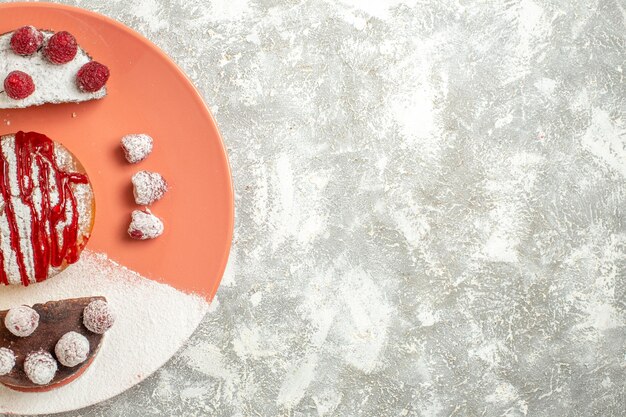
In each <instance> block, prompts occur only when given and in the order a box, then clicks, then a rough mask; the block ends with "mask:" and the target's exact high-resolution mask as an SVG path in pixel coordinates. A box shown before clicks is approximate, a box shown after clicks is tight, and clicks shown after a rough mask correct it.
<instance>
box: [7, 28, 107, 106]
mask: <svg viewBox="0 0 626 417" xmlns="http://www.w3.org/2000/svg"><path fill="white" fill-rule="evenodd" d="M12 34H13V32H11V33H7V34H4V35H2V36H0V56H1V58H0V82H3V81H4V79H5V78H6V76H7V75H8V74H9V73H10V72H11V71H15V70H18V71H23V72H25V73H27V74H28V75H30V76H31V77H32V79H33V82H34V84H35V92H34V93H33V94H31V95H30V96H28V97H26V98H25V99H23V100H13V99H12V98H10V97H9V96H7V95H6V94H4V93H2V94H0V108H3V109H6V108H23V107H28V106H37V105H40V104H44V103H59V102H81V101H87V100H94V99H99V98H102V97H104V96H105V95H106V87H104V88H102V89H101V90H99V91H96V92H95V93H85V92H82V91H80V90H79V89H78V87H77V86H76V74H77V73H78V70H79V69H80V68H81V67H82V66H83V65H85V64H86V63H87V62H89V61H91V58H89V56H88V55H87V53H86V52H85V51H84V50H83V49H82V48H80V47H79V48H78V52H77V53H76V57H75V58H74V59H73V60H72V61H70V62H68V63H67V64H63V65H53V64H51V63H50V62H48V60H47V59H46V58H45V57H44V56H43V53H42V52H41V51H39V52H37V53H35V54H33V55H32V56H26V57H25V56H20V55H17V54H16V53H14V52H13V51H12V50H11V48H10V43H11V36H12ZM52 34H53V33H52V32H43V35H44V42H45V41H47V40H48V39H49V38H50V37H51V36H52ZM79 42H80V40H79Z"/></svg>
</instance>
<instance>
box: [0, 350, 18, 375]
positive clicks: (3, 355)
mask: <svg viewBox="0 0 626 417" xmlns="http://www.w3.org/2000/svg"><path fill="white" fill-rule="evenodd" d="M14 366H15V353H13V351H12V350H11V349H7V348H4V347H3V348H0V375H6V374H8V373H9V372H11V370H12V369H13V367H14Z"/></svg>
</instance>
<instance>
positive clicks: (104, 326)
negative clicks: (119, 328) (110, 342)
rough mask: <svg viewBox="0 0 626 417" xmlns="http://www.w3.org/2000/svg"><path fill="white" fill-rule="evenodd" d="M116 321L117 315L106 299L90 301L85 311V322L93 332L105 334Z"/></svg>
mask: <svg viewBox="0 0 626 417" xmlns="http://www.w3.org/2000/svg"><path fill="white" fill-rule="evenodd" d="M114 322H115V316H114V315H113V312H112V311H111V307H109V303H107V302H106V301H104V300H94V301H92V302H90V303H89V304H88V305H87V307H85V310H84V311H83V324H84V325H85V327H86V328H87V329H89V331H91V332H93V333H97V334H104V332H106V331H107V330H109V329H110V328H111V326H113V323H114Z"/></svg>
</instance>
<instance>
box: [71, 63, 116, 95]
mask: <svg viewBox="0 0 626 417" xmlns="http://www.w3.org/2000/svg"><path fill="white" fill-rule="evenodd" d="M108 79H109V69H108V68H107V67H106V66H104V65H102V64H101V63H99V62H96V61H91V62H88V63H86V64H85V65H83V66H82V67H81V69H79V70H78V74H76V84H77V85H78V88H80V89H81V90H82V91H86V92H88V93H94V92H96V91H98V90H99V89H101V88H102V87H104V85H105V84H106V82H107V80H108Z"/></svg>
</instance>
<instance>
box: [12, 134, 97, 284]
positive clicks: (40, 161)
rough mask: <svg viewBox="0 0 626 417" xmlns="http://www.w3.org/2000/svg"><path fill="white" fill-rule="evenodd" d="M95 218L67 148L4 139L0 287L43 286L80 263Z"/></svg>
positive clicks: (36, 139)
mask: <svg viewBox="0 0 626 417" xmlns="http://www.w3.org/2000/svg"><path fill="white" fill-rule="evenodd" d="M94 216H95V200H94V196H93V191H92V187H91V183H90V181H89V178H88V177H87V173H86V172H85V169H84V167H83V166H82V164H81V163H80V161H79V160H78V159H77V158H76V157H75V156H74V155H73V154H72V153H71V152H70V151H69V150H68V149H67V148H65V147H64V146H63V145H61V144H60V143H58V142H54V141H52V140H51V139H50V138H48V137H47V136H45V135H42V134H39V133H35V132H28V133H24V132H18V133H16V134H15V135H6V136H1V137H0V284H22V285H29V284H32V283H35V282H40V281H44V280H46V279H47V278H49V277H52V276H54V275H56V274H58V273H59V272H60V271H62V270H63V269H65V268H66V267H67V266H68V265H70V264H72V263H74V262H76V261H77V260H78V258H79V256H80V253H81V252H82V250H83V248H84V247H85V245H86V244H87V241H88V240H89V237H90V236H91V230H92V227H93V222H94Z"/></svg>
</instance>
